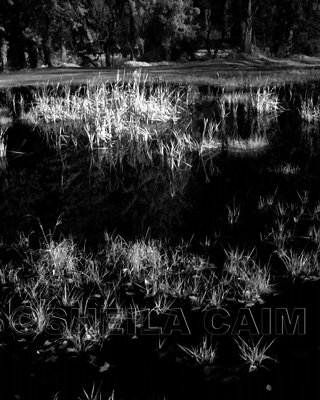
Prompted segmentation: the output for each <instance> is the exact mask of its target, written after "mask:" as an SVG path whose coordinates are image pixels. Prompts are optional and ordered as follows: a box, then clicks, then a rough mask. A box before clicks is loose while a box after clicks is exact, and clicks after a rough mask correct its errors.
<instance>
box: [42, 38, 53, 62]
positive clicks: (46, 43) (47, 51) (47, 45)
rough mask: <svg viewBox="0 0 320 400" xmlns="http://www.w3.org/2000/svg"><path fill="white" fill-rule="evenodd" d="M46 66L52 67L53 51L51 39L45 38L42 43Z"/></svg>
mask: <svg viewBox="0 0 320 400" xmlns="http://www.w3.org/2000/svg"><path fill="white" fill-rule="evenodd" d="M42 49H43V57H44V64H45V65H47V66H48V67H52V50H51V39H50V38H44V39H43V41H42Z"/></svg>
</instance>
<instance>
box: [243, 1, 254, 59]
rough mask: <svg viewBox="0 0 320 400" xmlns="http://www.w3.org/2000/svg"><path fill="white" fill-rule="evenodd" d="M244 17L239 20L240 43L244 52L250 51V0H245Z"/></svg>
mask: <svg viewBox="0 0 320 400" xmlns="http://www.w3.org/2000/svg"><path fill="white" fill-rule="evenodd" d="M243 12H244V18H243V21H241V27H242V29H241V30H242V43H241V50H242V52H243V53H245V54H251V52H252V0H246V9H244V11H243Z"/></svg>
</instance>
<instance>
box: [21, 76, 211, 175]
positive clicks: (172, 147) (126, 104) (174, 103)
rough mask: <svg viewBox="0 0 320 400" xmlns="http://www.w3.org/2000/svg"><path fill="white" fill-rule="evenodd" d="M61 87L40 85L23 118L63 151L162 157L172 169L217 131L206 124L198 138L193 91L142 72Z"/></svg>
mask: <svg viewBox="0 0 320 400" xmlns="http://www.w3.org/2000/svg"><path fill="white" fill-rule="evenodd" d="M62 92H63V96H61V95H60V94H58V88H57V89H56V90H54V89H47V90H45V89H44V90H42V91H41V92H39V93H38V95H37V96H36V100H35V104H34V105H33V107H32V108H31V109H30V110H29V111H28V112H25V113H24V114H23V115H22V118H23V119H24V120H26V121H28V122H29V123H31V124H33V125H36V126H39V127H40V128H41V129H42V130H43V131H44V132H45V135H46V137H47V140H48V142H49V144H51V145H52V144H53V145H54V146H55V147H56V148H57V149H58V150H59V151H61V150H62V149H63V148H70V147H73V148H75V149H78V148H83V147H87V148H88V149H89V150H90V152H91V153H92V152H94V151H98V152H99V157H100V159H101V158H102V159H104V160H105V162H106V163H108V164H109V165H111V166H113V165H116V164H118V163H119V164H120V165H121V164H122V162H123V160H124V158H127V159H128V160H129V163H130V164H132V165H136V164H137V162H140V161H143V162H144V163H149V164H150V163H151V164H152V163H153V162H155V160H156V159H159V157H160V159H161V160H162V162H166V163H167V165H168V166H169V167H170V168H171V169H176V168H180V167H181V166H182V165H189V162H188V157H189V155H190V153H193V152H198V153H200V154H202V152H204V151H207V149H208V143H209V142H210V138H211V137H212V136H213V133H212V132H214V131H215V128H214V127H213V126H208V135H207V134H206V132H205V134H204V136H203V138H202V140H200V141H197V140H196V139H194V137H193V134H192V113H191V111H190V109H189V104H190V99H189V97H191V98H192V90H190V88H189V87H186V86H180V87H172V86H171V85H169V84H157V83H155V82H153V81H151V80H149V79H148V77H147V75H145V76H143V75H142V74H141V73H136V74H135V75H134V77H133V80H132V81H131V82H125V81H124V79H121V78H120V76H119V74H118V76H117V79H116V81H115V82H112V83H111V82H101V81H97V82H88V83H87V85H86V86H85V87H80V88H79V90H78V91H76V92H75V93H71V92H70V90H69V89H68V88H65V89H64V90H63V91H62ZM206 130H207V129H206ZM100 162H101V160H100Z"/></svg>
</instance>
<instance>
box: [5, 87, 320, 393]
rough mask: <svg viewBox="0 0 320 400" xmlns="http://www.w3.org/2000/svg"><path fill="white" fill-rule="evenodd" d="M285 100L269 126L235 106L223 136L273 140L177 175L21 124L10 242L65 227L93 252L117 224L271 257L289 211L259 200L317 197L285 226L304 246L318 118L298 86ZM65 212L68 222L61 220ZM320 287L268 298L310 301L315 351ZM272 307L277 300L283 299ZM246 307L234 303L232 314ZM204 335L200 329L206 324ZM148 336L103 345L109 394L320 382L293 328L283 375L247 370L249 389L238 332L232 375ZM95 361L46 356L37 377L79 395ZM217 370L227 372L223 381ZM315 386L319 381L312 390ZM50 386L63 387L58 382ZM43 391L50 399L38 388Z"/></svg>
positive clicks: (220, 253)
mask: <svg viewBox="0 0 320 400" xmlns="http://www.w3.org/2000/svg"><path fill="white" fill-rule="evenodd" d="M281 98H282V102H283V106H284V107H285V109H286V110H285V111H282V112H281V113H280V114H279V115H278V116H277V117H275V118H272V119H271V118H270V120H268V121H264V123H262V122H261V121H260V125H259V124H258V121H257V119H256V117H255V115H254V113H253V111H252V110H251V109H248V108H246V107H244V106H243V107H241V106H240V107H238V109H237V112H236V113H233V110H232V109H228V110H227V112H229V113H230V114H229V117H228V118H227V119H226V121H225V128H224V129H225V131H224V132H223V134H224V135H230V136H232V137H235V138H242V139H245V138H248V137H249V136H252V134H253V133H255V132H257V131H258V130H260V131H259V132H261V130H262V132H263V135H265V136H266V137H267V138H268V142H269V143H268V145H267V146H265V147H262V148H259V149H256V150H254V151H243V150H238V151H233V150H231V149H224V150H221V151H214V152H213V153H212V154H211V155H210V156H208V157H207V158H206V159H205V160H201V159H200V158H199V157H193V158H192V162H191V163H190V166H189V167H187V166H184V167H183V168H181V169H179V170H172V169H170V168H168V166H166V165H165V164H164V163H162V162H160V161H159V162H154V163H153V164H152V165H150V163H149V164H148V163H146V162H141V163H136V164H135V165H133V163H132V162H131V160H130V159H129V158H127V159H124V162H123V163H122V164H121V165H116V166H114V167H112V168H110V166H109V165H108V164H106V163H104V162H103V157H102V156H101V154H99V153H98V152H95V153H94V154H91V155H90V154H89V153H88V151H87V150H81V151H77V152H75V151H72V150H68V151H67V152H63V153H60V154H59V153H57V152H56V151H55V150H54V149H52V148H50V147H49V146H48V145H47V144H46V142H45V140H44V138H43V134H42V132H41V131H38V130H33V129H32V128H31V127H28V126H25V125H21V124H18V123H16V124H14V125H13V126H11V127H8V129H7V131H6V145H7V147H6V153H5V155H4V156H3V157H2V163H1V165H2V170H1V175H0V177H1V189H0V237H1V238H2V241H3V242H4V243H6V244H7V245H8V246H9V245H10V244H11V243H13V242H15V241H17V240H21V238H23V237H24V236H26V237H29V238H30V243H31V245H32V246H33V247H34V248H38V246H39V239H43V235H44V234H45V235H46V234H48V233H49V232H51V233H52V234H53V232H55V233H54V234H53V235H54V237H55V239H57V240H58V239H59V235H61V234H62V235H64V236H68V235H69V234H71V235H72V236H73V237H74V238H75V239H76V240H79V241H85V242H86V243H87V245H88V247H90V248H91V249H93V250H95V249H97V247H98V245H99V243H100V242H102V241H103V238H104V233H105V232H106V231H107V232H108V233H109V234H110V233H113V232H115V233H116V234H120V235H121V236H123V237H124V238H125V239H128V240H133V239H141V238H145V237H148V238H149V237H150V238H161V239H162V240H163V241H168V242H169V243H171V244H173V245H174V244H176V243H178V242H179V241H180V240H181V239H184V240H186V241H190V242H191V248H192V249H193V250H194V251H196V252H199V253H201V252H202V253H203V252H204V253H206V252H207V254H208V255H209V256H210V257H211V258H212V259H213V261H214V262H215V263H217V264H219V262H222V260H223V257H224V250H225V249H229V246H230V247H231V248H234V249H235V248H239V249H240V250H242V249H243V248H246V249H253V248H255V249H256V250H257V253H258V254H257V255H258V258H259V259H260V260H262V261H264V262H268V261H269V260H270V257H271V255H272V254H273V252H274V250H275V248H276V247H275V245H274V244H273V243H271V240H268V238H267V234H268V232H270V230H271V229H272V228H273V227H274V224H275V218H278V219H280V220H281V218H282V217H281V215H280V216H278V217H275V214H274V212H269V211H268V210H266V211H262V210H261V209H260V208H259V202H260V200H261V198H270V196H271V197H272V196H275V199H276V200H275V201H274V202H273V203H274V205H276V204H277V202H278V201H279V202H282V203H287V204H291V203H292V204H295V205H297V206H299V204H301V203H302V202H303V199H304V197H303V196H304V193H307V194H308V197H307V199H306V200H305V203H306V204H305V208H304V211H303V215H302V217H301V218H300V220H299V221H298V222H297V223H294V222H292V221H290V222H289V223H288V225H287V226H286V228H287V229H292V230H294V241H295V242H294V243H293V242H291V243H290V244H289V245H292V246H295V248H299V249H305V248H306V247H307V245H308V240H307V239H306V237H307V233H308V229H309V228H310V226H311V225H314V226H316V227H317V226H318V227H320V218H318V217H317V215H313V216H312V217H311V216H310V212H311V210H314V209H315V208H316V207H317V204H318V203H319V204H320V158H319V154H320V139H319V125H317V124H316V123H313V124H306V123H305V122H304V121H302V119H301V117H300V114H299V112H298V108H299V101H300V100H299V99H300V97H299V96H296V97H292V96H291V95H290V93H289V92H284V93H283V94H282V97H281ZM215 102H216V100H212V99H205V100H204V101H203V102H202V103H201V104H198V105H197V107H196V113H197V116H198V118H197V120H196V122H195V129H199V131H200V132H201V124H202V123H203V118H209V119H210V118H211V119H212V118H214V117H213V113H212V110H213V109H214V108H215V106H216V103H215ZM216 118H219V116H218V117H217V116H216ZM197 126H198V128H197ZM319 210H320V206H319ZM60 217H61V224H59V225H58V226H56V224H57V221H59V220H60ZM55 227H56V229H55ZM42 229H43V231H42ZM2 261H3V259H2ZM272 266H273V267H274V264H273V265H272ZM311 285H312V286H311ZM314 285H315V286H314ZM318 292H319V284H318V283H315V284H314V283H308V284H307V285H306V284H300V286H299V285H296V286H295V285H292V284H291V282H290V285H288V287H286V288H281V290H280V295H279V296H276V297H274V298H272V299H271V300H270V301H271V302H274V303H276V304H277V306H280V307H286V306H288V304H289V305H290V306H291V307H300V308H301V307H302V306H303V307H306V306H308V313H309V314H308V316H309V315H310V316H311V318H308V326H307V328H308V330H307V332H308V336H303V337H301V338H300V337H299V338H298V341H299V343H298V344H300V340H301V341H304V342H307V344H308V346H309V344H310V343H311V344H312V345H313V344H315V348H316V346H318V341H319V340H318V337H319V335H318V333H319V324H318V322H317V319H316V318H314V317H315V316H316V315H317V313H318V304H319V302H318V295H317V294H318ZM267 305H268V306H272V307H275V304H273V303H272V304H269V303H268V304H267ZM241 306H242V305H241V304H236V305H231V306H230V307H231V308H232V310H231V311H232V313H231V314H232V315H233V318H234V317H236V316H237V315H238V314H237V313H238V308H239V307H241ZM229 310H230V308H229ZM252 313H253V314H254V315H255V317H256V318H255V321H261V319H262V317H261V314H260V308H259V306H258V305H257V306H255V307H253V308H252ZM194 314H195V315H193V314H192V315H191V312H190V313H189V314H186V317H187V321H188V323H191V324H192V325H191V327H192V332H194V331H195V332H198V330H199V327H202V326H203V313H200V312H199V313H194ZM256 314H257V315H256ZM193 328H194V329H193ZM201 329H202V328H201ZM201 329H200V330H201ZM200 333H201V335H202V334H203V331H202V330H201V332H200ZM200 333H199V337H200ZM144 339H145V340H144V341H139V340H132V339H131V338H127V337H119V338H115V339H114V341H111V342H108V341H106V343H105V347H103V348H102V349H101V350H99V357H100V356H102V357H105V359H106V360H108V361H109V362H110V363H111V364H115V365H116V368H110V371H108V374H109V373H110V376H109V375H108V379H105V383H104V384H105V385H106V386H108V385H110V388H109V387H107V389H106V391H107V392H109V391H111V389H113V388H114V387H116V392H118V397H119V398H128V399H129V398H133V394H136V398H146V397H147V396H145V397H143V395H147V394H149V393H152V392H154V391H155V392H159V393H165V394H169V398H172V399H173V398H175V399H176V398H180V399H182V398H183V399H189V398H190V399H191V398H197V397H198V398H206V399H209V398H210V399H211V398H212V396H213V393H214V395H215V396H216V397H217V398H219V399H229V398H232V397H234V396H237V397H238V398H246V399H247V398H257V397H258V398H265V399H269V398H285V396H286V395H287V394H288V389H287V388H290V395H291V392H292V394H293V395H294V396H293V397H292V398H301V396H302V395H303V394H305V393H304V391H305V390H307V393H309V392H310V396H311V389H312V388H314V387H315V386H316V385H315V384H314V382H317V376H316V374H317V365H318V364H316V360H315V361H313V360H311V361H312V362H311V361H310V360H307V361H306V360H305V359H304V360H303V361H301V359H300V358H297V357H296V358H294V357H291V358H289V357H288V354H289V352H290V351H291V347H290V346H291V340H297V339H296V337H291V338H290V337H289V338H288V336H286V335H283V336H282V337H279V338H278V339H277V340H278V344H277V346H278V347H277V353H280V363H279V364H280V366H279V365H278V364H276V365H275V366H274V367H273V369H272V371H273V372H272V373H273V375H272V379H273V381H272V380H270V374H269V371H267V370H263V371H262V373H261V374H260V375H259V379H260V380H262V382H261V381H259V380H258V379H257V377H256V376H255V374H246V375H245V377H244V378H243V383H242V384H241V385H240V384H239V382H238V381H237V376H232V375H230V374H231V372H230V370H229V369H228V368H229V364H228V363H230V360H231V359H232V360H233V357H234V356H233V355H232V356H230V358H228V355H229V354H231V352H233V354H235V350H236V349H235V343H234V341H233V340H231V339H232V338H231V339H230V338H228V337H225V338H224V339H225V340H224V341H223V340H222V339H221V340H220V338H219V340H220V346H221V347H220V348H219V349H223V354H224V357H225V358H224V359H223V360H222V361H219V362H221V364H222V365H223V368H222V369H223V371H224V369H225V371H224V372H223V374H222V373H221V371H219V372H215V371H214V370H212V371H211V372H210V371H209V374H208V376H207V375H204V374H203V371H202V369H201V368H200V367H194V366H190V365H189V366H188V365H186V364H185V363H184V364H183V363H181V362H176V361H175V360H176V359H175V358H174V356H173V355H172V354H171V353H170V351H171V350H170V351H169V350H168V351H167V352H164V353H163V354H160V356H159V354H158V353H157V352H156V351H155V349H156V348H157V344H158V343H157V340H158V337H153V336H148V337H145V338H144ZM175 339H176V338H174V337H172V338H169V339H168V342H169V344H170V340H171V341H172V343H171V344H172V346H173V345H174V341H175ZM180 339H181V338H179V341H180ZM187 339H189V338H187ZM192 339H193V338H192ZM15 345H16V343H15ZM169 348H170V347H169ZM310 348H311V346H310ZM318 348H319V347H318ZM31 351H33V350H32V347H30V354H32V357H34V354H35V353H36V351H33V353H31ZM221 351H222V350H221ZM281 352H282V354H284V355H283V356H282V357H283V358H281ZM172 353H174V351H172ZM219 354H221V353H219ZM43 357H44V358H45V357H46V355H44V356H43ZM170 357H171V358H170ZM308 357H310V358H311V357H312V356H309V355H308ZM30 358H31V356H30ZM159 360H160V361H159ZM292 360H293V361H292ZM2 362H3V366H4V368H3V370H5V371H7V370H8V367H7V366H8V365H9V371H10V373H8V375H10V377H11V375H12V376H15V375H16V370H17V368H22V367H21V365H20V364H21V363H20V361H19V363H18V362H16V361H15V359H14V358H13V357H12V354H11V349H9V350H8V351H7V353H6V354H5V357H4V358H3V360H2ZM59 362H60V359H59ZM232 362H233V361H232ZM303 362H304V363H305V365H306V366H307V367H308V368H310V370H309V369H307V368H305V367H304V365H303ZM27 365H28V364H27V362H26V367H25V370H23V369H21V371H23V372H25V373H20V375H21V376H28V374H27V372H26V371H27ZM39 365H40V363H39ZM44 366H45V367H44ZM91 367H92V365H91V364H90V363H89V362H85V359H84V360H80V361H79V360H76V359H75V357H71V356H70V357H69V358H68V359H67V361H65V358H64V355H63V356H61V365H60V364H58V365H57V366H56V365H55V363H49V362H47V360H45V362H43V363H41V367H40V366H39V370H40V371H41V373H40V374H39V375H40V377H39V378H38V379H39V382H43V381H45V379H44V378H43V376H45V377H50V378H49V379H50V381H53V379H51V377H52V376H55V379H57V380H58V379H60V380H61V382H60V381H59V384H61V385H62V386H67V388H66V389H65V397H62V398H66V399H67V398H75V393H76V392H75V388H76V387H78V385H79V377H81V382H82V379H83V381H85V380H86V379H87V380H89V379H90V376H91V375H92V376H93V375H94V373H93V371H92V370H91V369H92V368H91ZM90 368H91V369H90ZM61 371H63V372H62V373H61ZM70 371H71V372H70ZM42 374H43V376H42ZM54 374H56V375H54ZM90 374H91V375H90ZM218 374H220V375H221V376H222V378H223V379H221V380H220V381H219V383H216V381H215V379H216V377H215V376H216V375H218ZM66 376H67V377H68V379H65V377H66ZM57 377H58V378H57ZM159 377H160V378H159ZM209 378H210V379H209ZM232 378H233V379H235V381H232ZM46 379H47V378H46ZM228 379H229V380H228ZM238 379H239V378H238ZM24 380H25V378H23V383H22V382H21V386H22V385H24V386H25V387H28V384H29V382H27V383H26V382H25V381H24ZM302 380H303V382H304V385H303V386H302V385H301V381H302ZM309 381H310V383H311V385H310V386H309V385H308V386H307V385H306V382H307V383H309ZM8 382H9V379H8ZM35 382H36V383H37V381H35ZM124 382H125V383H126V384H125V385H124V384H123V383H124ZM137 382H138V384H137ZM36 383H35V384H34V387H37V389H38V390H39V393H40V392H41V390H43V392H45V390H46V389H45V388H43V389H41V387H40V385H36ZM51 384H52V385H53V387H54V385H55V384H54V383H52V382H51ZM267 384H271V386H272V387H273V391H274V393H275V395H273V394H272V393H271V394H270V396H269V393H268V392H267V391H266V390H265V388H266V386H267ZM57 386H58V385H57ZM30 387H32V385H31V386H30ZM109 389H110V390H109ZM11 390H12V389H11V385H10V388H9V389H8V391H10V393H11ZM88 390H89V389H88ZM26 393H28V394H29V392H26ZM141 393H142V394H143V395H141ZM199 393H201V394H202V396H201V395H199ZM138 394H139V395H140V397H139V396H138ZM72 396H73V397H72ZM199 396H200V397H199ZM24 398H28V396H27V395H26V396H25V397H24ZM36 398H37V396H36ZM38 398H41V396H40V394H39V397H38ZM166 398H167V397H166Z"/></svg>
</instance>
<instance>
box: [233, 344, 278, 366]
mask: <svg viewBox="0 0 320 400" xmlns="http://www.w3.org/2000/svg"><path fill="white" fill-rule="evenodd" d="M234 340H235V341H236V343H237V344H238V347H239V350H240V357H241V358H242V360H244V361H245V364H248V366H249V371H248V372H253V371H255V370H257V369H258V368H260V367H263V368H266V366H265V365H263V363H265V362H266V361H271V362H278V361H277V360H276V359H274V358H272V357H270V356H268V355H267V354H266V353H267V351H268V350H269V348H270V347H271V346H272V344H273V343H274V341H275V339H274V340H273V341H272V342H271V343H269V344H268V345H264V346H261V341H262V337H261V338H260V339H259V341H258V342H257V343H256V344H254V342H253V340H252V338H251V344H248V343H247V342H246V341H244V340H243V339H242V338H241V337H240V336H239V337H238V340H237V339H234Z"/></svg>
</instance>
